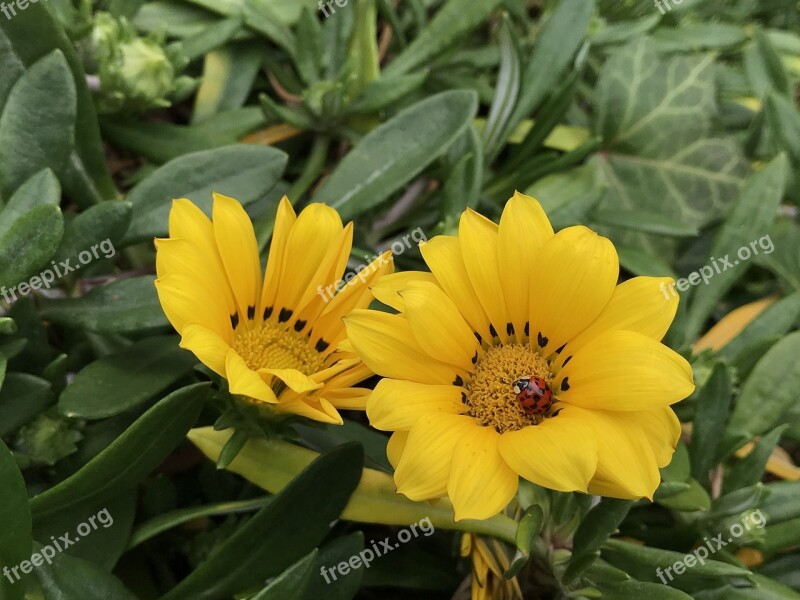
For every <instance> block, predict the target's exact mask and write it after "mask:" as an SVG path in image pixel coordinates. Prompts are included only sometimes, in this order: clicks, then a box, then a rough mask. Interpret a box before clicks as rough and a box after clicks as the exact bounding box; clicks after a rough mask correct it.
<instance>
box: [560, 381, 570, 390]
mask: <svg viewBox="0 0 800 600" xmlns="http://www.w3.org/2000/svg"><path fill="white" fill-rule="evenodd" d="M568 389H569V377H564V379H562V380H561V391H562V392H566V391H567V390H568Z"/></svg>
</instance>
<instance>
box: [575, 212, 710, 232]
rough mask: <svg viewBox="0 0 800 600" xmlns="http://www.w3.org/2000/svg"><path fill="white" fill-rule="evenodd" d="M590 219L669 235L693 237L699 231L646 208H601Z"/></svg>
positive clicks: (602, 223)
mask: <svg viewBox="0 0 800 600" xmlns="http://www.w3.org/2000/svg"><path fill="white" fill-rule="evenodd" d="M591 219H592V220H593V221H595V222H597V223H599V224H600V225H611V226H612V227H619V228H621V229H630V230H632V231H641V232H643V233H654V234H656V235H667V236H671V237H694V236H696V235H698V234H699V233H700V232H699V230H698V229H697V228H696V227H692V226H691V225H686V224H685V223H683V222H681V221H679V220H677V219H671V218H669V217H665V216H663V215H660V214H658V213H653V212H649V211H646V210H636V209H629V210H607V209H606V210H602V209H601V210H595V211H593V212H592V214H591Z"/></svg>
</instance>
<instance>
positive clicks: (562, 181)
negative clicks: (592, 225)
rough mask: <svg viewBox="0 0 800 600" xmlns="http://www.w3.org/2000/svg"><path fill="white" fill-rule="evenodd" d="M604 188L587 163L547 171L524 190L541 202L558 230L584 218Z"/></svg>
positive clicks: (575, 223)
mask: <svg viewBox="0 0 800 600" xmlns="http://www.w3.org/2000/svg"><path fill="white" fill-rule="evenodd" d="M604 192H605V187H604V186H603V185H602V184H600V185H598V184H597V182H595V181H594V176H593V173H592V169H591V168H589V167H586V166H581V167H577V168H575V169H570V170H569V171H567V172H564V173H556V174H554V175H548V176H547V177H543V178H542V179H540V180H539V181H537V182H536V183H535V184H533V185H532V186H531V187H529V188H528V189H527V190H525V193H526V194H528V195H530V196H533V197H534V198H536V199H537V200H538V201H539V202H540V203H541V205H542V208H544V210H545V212H546V213H547V217H548V218H549V219H550V222H551V223H552V224H553V228H554V229H555V230H556V231H558V230H559V229H563V228H565V227H569V226H571V225H577V224H579V223H583V222H585V220H586V218H587V214H588V212H589V211H590V210H591V209H592V207H594V206H595V205H596V204H597V202H599V200H600V198H601V197H602V195H603V193H604Z"/></svg>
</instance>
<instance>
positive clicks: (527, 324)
mask: <svg viewBox="0 0 800 600" xmlns="http://www.w3.org/2000/svg"><path fill="white" fill-rule="evenodd" d="M525 336H526V337H530V336H531V324H530V321H525Z"/></svg>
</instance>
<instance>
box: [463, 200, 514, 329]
mask: <svg viewBox="0 0 800 600" xmlns="http://www.w3.org/2000/svg"><path fill="white" fill-rule="evenodd" d="M497 238H498V234H497V225H495V224H494V223H493V222H492V221H490V220H489V219H487V218H486V217H484V216H483V215H480V214H478V213H476V212H475V211H474V210H471V209H467V210H466V211H465V212H464V213H463V214H462V215H461V221H460V222H459V226H458V241H459V244H460V246H461V254H462V256H463V257H464V266H465V267H466V269H467V273H468V275H469V280H470V281H471V282H472V287H473V289H474V290H475V294H476V295H477V296H478V298H479V299H480V302H481V305H482V306H483V310H484V312H485V313H486V314H487V315H488V316H489V320H490V321H491V323H492V324H493V325H494V330H495V333H496V334H497V336H498V337H499V338H500V340H501V341H506V340H507V339H508V332H507V325H508V323H510V322H511V320H510V318H509V313H508V309H507V308H506V301H505V298H504V297H503V285H502V283H501V282H500V263H499V260H498V250H497V244H498V241H497Z"/></svg>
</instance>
